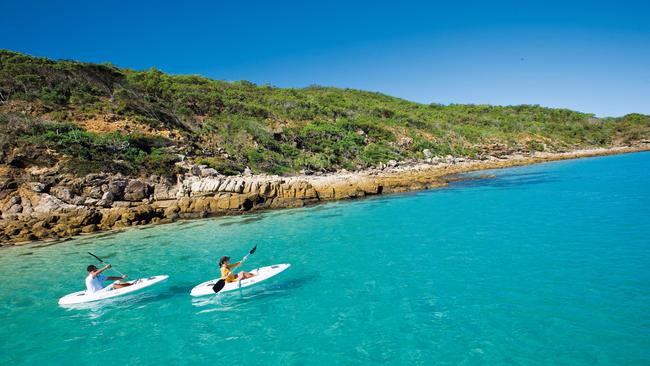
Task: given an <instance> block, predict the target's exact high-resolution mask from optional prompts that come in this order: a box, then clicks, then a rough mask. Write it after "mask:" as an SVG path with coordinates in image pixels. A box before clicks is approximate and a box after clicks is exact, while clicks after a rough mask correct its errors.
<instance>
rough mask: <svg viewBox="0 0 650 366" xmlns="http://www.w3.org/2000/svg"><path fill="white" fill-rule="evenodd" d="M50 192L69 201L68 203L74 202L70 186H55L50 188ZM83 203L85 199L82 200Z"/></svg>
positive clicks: (62, 199)
mask: <svg viewBox="0 0 650 366" xmlns="http://www.w3.org/2000/svg"><path fill="white" fill-rule="evenodd" d="M50 194H51V195H53V196H54V197H56V198H58V199H60V200H61V201H64V202H67V203H73V202H72V197H73V194H72V191H71V190H70V188H68V187H64V186H55V187H52V188H51V189H50ZM81 203H83V201H81Z"/></svg>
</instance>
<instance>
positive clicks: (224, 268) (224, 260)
mask: <svg viewBox="0 0 650 366" xmlns="http://www.w3.org/2000/svg"><path fill="white" fill-rule="evenodd" d="M240 265H241V262H237V263H233V264H230V257H228V256H225V255H224V256H223V257H221V259H219V268H220V269H221V278H223V279H224V280H226V283H228V282H236V281H241V280H244V279H246V278H251V277H254V276H255V275H254V274H252V273H249V272H246V271H241V272H239V273H237V274H236V275H235V273H234V272H233V271H232V270H233V268H235V267H239V266H240Z"/></svg>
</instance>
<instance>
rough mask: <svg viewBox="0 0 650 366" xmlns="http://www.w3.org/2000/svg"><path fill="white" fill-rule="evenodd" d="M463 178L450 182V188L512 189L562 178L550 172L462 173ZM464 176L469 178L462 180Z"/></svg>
mask: <svg viewBox="0 0 650 366" xmlns="http://www.w3.org/2000/svg"><path fill="white" fill-rule="evenodd" d="M458 177H459V178H461V180H458V181H455V182H452V183H450V184H449V188H450V189H455V188H468V187H488V188H496V189H510V188H514V187H519V186H526V185H534V184H545V183H555V182H559V181H560V179H559V178H557V177H555V176H553V175H551V174H548V173H542V172H540V173H506V174H499V175H497V176H496V177H490V178H484V179H481V178H478V179H473V176H472V175H460V176H458ZM463 177H467V178H469V179H467V180H462V178H463Z"/></svg>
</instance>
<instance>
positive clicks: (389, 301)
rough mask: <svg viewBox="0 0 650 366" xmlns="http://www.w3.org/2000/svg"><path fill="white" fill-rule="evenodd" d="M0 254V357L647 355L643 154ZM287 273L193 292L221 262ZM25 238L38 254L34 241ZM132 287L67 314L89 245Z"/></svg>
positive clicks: (132, 360) (24, 360)
mask: <svg viewBox="0 0 650 366" xmlns="http://www.w3.org/2000/svg"><path fill="white" fill-rule="evenodd" d="M494 173H495V174H496V178H495V179H490V180H479V181H466V182H461V183H458V184H455V185H454V186H452V187H450V188H446V189H439V190H432V191H426V192H418V193H409V194H403V195H394V196H386V197H379V198H373V199H366V200H359V201H348V202H337V203H331V204H325V205H319V206H314V207H310V208H306V209H296V210H285V211H276V212H267V213H264V214H260V215H247V216H241V217H227V218H218V219H208V220H200V221H186V222H181V223H176V224H172V225H165V226H158V227H148V228H145V229H134V230H129V231H125V232H122V233H118V234H110V235H106V234H101V235H99V236H92V237H84V238H81V239H75V240H71V241H68V242H66V243H61V244H56V245H51V246H44V247H38V246H39V245H35V246H26V247H19V248H8V249H3V250H0V304H1V305H0V320H1V321H2V326H1V327H0V342H1V343H0V364H7V365H9V364H12V365H14V364H47V365H53V364H61V365H75V364H82V363H86V362H92V363H94V364H111V365H123V364H134V365H155V364H216V363H220V362H227V364H229V365H265V366H268V365H332V364H336V365H346V364H349V365H352V364H388V365H399V364H404V365H406V364H408V365H413V364H426V365H429V364H441V365H445V364H449V365H457V364H463V365H481V364H520V365H547V364H562V365H594V364H600V365H623V364H625V365H634V364H636V365H648V364H650V153H639V154H630V155H621V156H611V157H603V158H594V159H583V160H574V161H565V162H557V163H550V164H542V165H535V166H528V167H521V168H512V169H507V170H497V171H494ZM253 244H257V245H258V250H257V252H256V253H255V254H254V255H253V256H251V258H250V259H249V262H248V263H247V267H248V268H249V269H250V268H254V267H255V266H263V265H269V264H273V263H283V262H288V263H291V264H292V267H291V268H290V269H289V270H287V271H286V272H284V273H282V274H281V275H279V276H277V277H275V278H273V279H271V280H269V281H267V282H265V283H264V284H260V285H258V286H257V287H252V288H250V289H247V290H244V291H241V292H234V293H230V294H223V295H218V296H210V297H207V298H202V299H198V300H197V299H192V298H191V297H190V296H189V294H188V293H189V291H190V289H191V288H192V287H193V286H194V285H195V284H198V283H199V282H202V281H204V280H207V279H210V278H213V277H215V276H216V267H215V262H216V261H217V259H218V257H219V256H221V255H224V254H228V255H231V256H233V257H236V258H239V257H241V256H243V255H244V254H246V251H247V250H248V249H250V247H251V246H252V245H253ZM37 247H38V248H37ZM88 251H90V252H94V253H95V254H97V255H99V256H103V257H104V258H107V259H109V260H110V261H111V262H112V263H113V264H114V266H115V267H116V268H117V269H118V270H120V271H122V272H126V273H127V274H129V275H130V277H131V278H138V277H143V276H149V275H155V274H169V275H170V276H171V277H170V279H169V280H168V281H167V282H164V283H162V284H160V285H157V286H154V287H152V288H151V289H150V291H147V292H145V293H142V294H141V295H131V296H128V297H126V298H122V299H115V300H110V301H108V302H103V303H95V304H94V305H90V306H86V307H83V308H79V309H64V308H61V307H59V306H58V305H57V299H58V298H59V297H61V296H63V295H65V294H66V293H69V292H73V291H77V290H79V289H81V288H82V287H83V279H84V276H85V273H84V269H85V267H86V265H88V264H91V263H93V261H92V260H91V259H92V258H90V257H89V256H88V255H87V254H86V252H88Z"/></svg>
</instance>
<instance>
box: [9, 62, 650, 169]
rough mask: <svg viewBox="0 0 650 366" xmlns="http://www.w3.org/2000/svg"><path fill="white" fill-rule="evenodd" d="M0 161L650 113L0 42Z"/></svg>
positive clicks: (375, 154) (224, 157) (279, 160)
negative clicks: (264, 77)
mask: <svg viewBox="0 0 650 366" xmlns="http://www.w3.org/2000/svg"><path fill="white" fill-rule="evenodd" d="M0 101H1V104H0V128H1V129H2V134H3V139H2V141H1V142H0V144H1V145H0V150H1V152H0V154H1V155H0V163H2V164H7V165H9V166H14V167H19V168H24V167H28V166H39V165H48V166H49V165H52V164H53V163H60V167H61V169H63V170H65V171H68V172H71V173H73V174H76V175H79V176H83V175H85V174H88V173H93V172H99V171H103V172H106V171H107V170H109V171H112V172H120V173H122V174H126V175H133V176H137V175H143V174H145V175H146V174H150V173H158V174H164V173H170V172H177V169H176V168H175V167H176V165H175V164H174V163H175V162H177V161H178V160H179V159H180V158H182V157H179V155H182V156H183V157H184V158H186V159H190V160H192V161H196V162H197V163H201V164H206V165H208V166H211V167H212V168H214V169H216V170H217V171H219V172H220V173H223V174H237V173H240V172H243V171H244V169H245V168H246V167H250V169H252V171H253V173H272V174H293V173H297V172H299V171H300V170H303V169H304V170H311V171H336V170H339V169H347V170H356V169H360V168H364V167H370V166H374V165H377V164H378V163H380V162H386V161H389V160H397V161H399V160H405V159H409V158H424V155H423V151H424V150H425V149H428V150H429V151H430V152H431V154H432V155H439V156H446V155H452V156H456V157H480V156H482V155H487V154H490V153H492V152H495V151H496V152H497V153H499V151H501V150H502V151H567V150H572V149H577V148H590V147H604V146H613V145H623V144H631V143H633V142H635V141H638V140H641V139H645V138H647V137H648V136H650V117H649V116H645V115H639V114H631V115H627V116H625V117H621V118H604V119H599V118H595V117H594V116H593V115H591V114H586V113H579V112H575V111H570V110H566V109H552V108H543V107H539V106H532V105H520V106H507V107H501V106H489V105H447V106H445V105H439V104H429V105H425V104H418V103H413V102H409V101H406V100H403V99H399V98H394V97H390V96H387V95H383V94H380V93H372V92H365V91H361V90H352V89H338V88H331V87H320V86H312V87H308V88H304V89H287V88H276V87H272V86H257V85H255V84H252V83H250V82H246V81H237V82H226V81H220V80H212V79H208V78H204V77H200V76H184V75H168V74H165V73H163V72H161V71H159V70H156V69H153V68H152V69H150V70H146V71H134V70H130V69H120V68H117V67H114V66H111V65H108V64H101V65H99V64H90V63H83V62H76V61H53V60H49V59H45V58H37V57H31V56H28V55H24V54H20V53H15V52H11V51H0Z"/></svg>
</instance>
